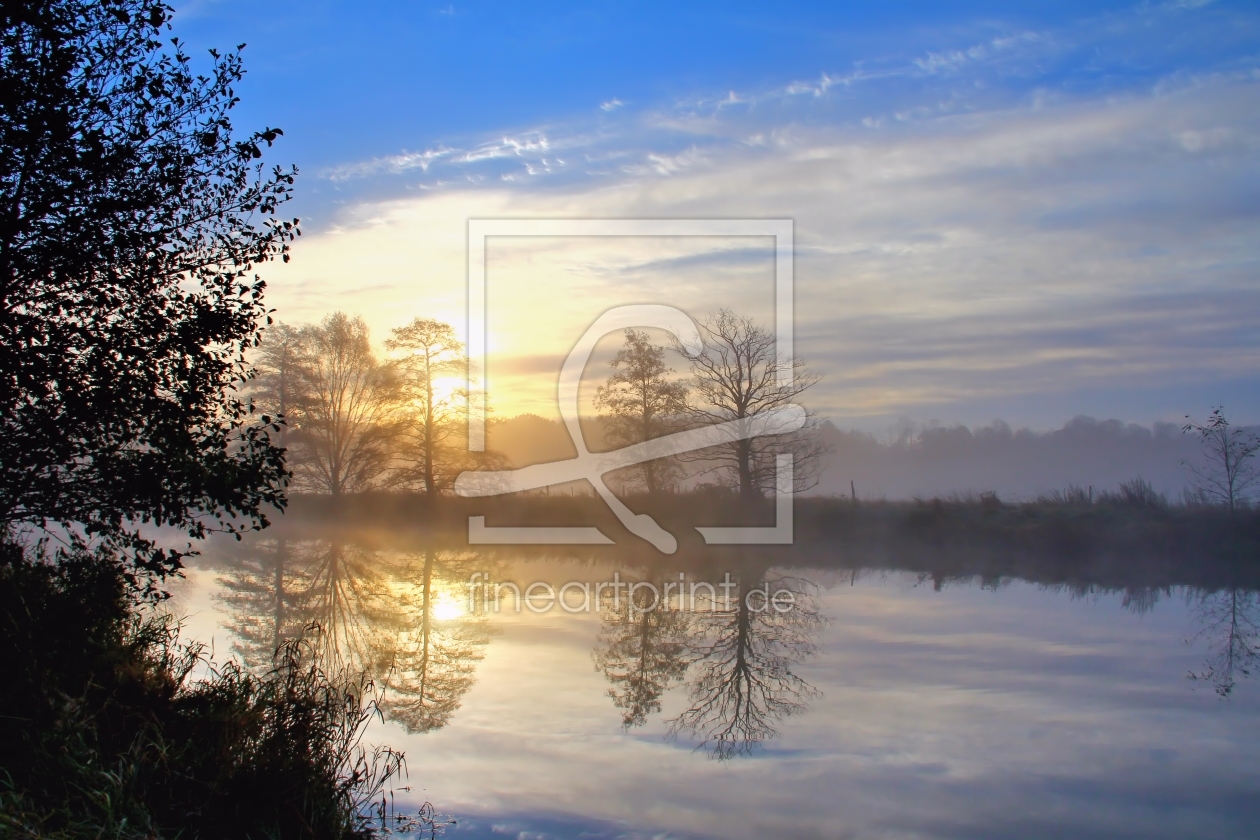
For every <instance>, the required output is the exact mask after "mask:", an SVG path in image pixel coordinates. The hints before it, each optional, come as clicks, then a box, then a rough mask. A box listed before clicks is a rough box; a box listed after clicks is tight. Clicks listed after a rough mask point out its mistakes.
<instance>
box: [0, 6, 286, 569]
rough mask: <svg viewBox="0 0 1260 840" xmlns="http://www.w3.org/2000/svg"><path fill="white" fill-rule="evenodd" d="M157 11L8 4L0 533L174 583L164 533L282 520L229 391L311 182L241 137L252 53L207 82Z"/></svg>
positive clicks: (260, 436) (273, 484) (274, 453)
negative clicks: (240, 114) (235, 116)
mask: <svg viewBox="0 0 1260 840" xmlns="http://www.w3.org/2000/svg"><path fill="white" fill-rule="evenodd" d="M170 16H171V9H170V7H168V6H166V5H165V4H163V3H161V2H158V0H95V1H92V0H37V2H30V3H10V4H5V11H4V19H3V29H2V30H0V298H2V304H0V372H2V374H0V430H2V431H3V433H2V434H0V524H3V525H5V526H6V527H7V526H11V525H15V524H26V525H28V526H32V527H46V526H54V530H56V527H55V526H62V527H65V528H69V529H71V530H72V531H78V532H81V533H83V534H85V535H86V536H87V537H88V538H89V539H91V540H97V541H101V542H104V543H106V544H108V545H110V546H114V547H118V548H123V549H127V550H129V551H130V552H131V553H132V554H131V556H132V558H133V560H134V562H135V563H137V564H138V566H139V567H140V568H142V569H144V570H147V571H148V572H151V573H155V574H157V575H159V576H161V575H162V574H165V573H167V572H170V571H172V570H174V569H177V568H178V567H179V557H180V555H179V554H178V553H173V552H168V551H164V550H162V549H159V548H158V547H156V546H155V545H154V544H153V543H152V542H151V541H149V540H146V539H144V538H143V537H141V535H140V534H139V531H138V528H136V527H135V526H136V523H137V522H139V523H143V522H148V523H152V524H155V525H161V526H172V527H176V528H179V529H182V530H183V531H185V532H186V533H188V534H189V535H190V536H193V537H199V536H201V535H203V534H204V533H205V531H206V529H207V528H208V527H220V528H224V529H229V530H239V529H242V528H254V527H260V526H262V525H265V524H266V516H265V513H264V511H265V509H266V507H267V506H271V505H283V502H284V496H283V491H284V483H285V478H286V472H285V467H284V463H283V460H282V457H281V453H280V451H279V449H278V448H276V447H275V446H274V445H273V444H272V442H271V440H270V439H269V436H268V434H267V427H268V426H270V425H271V418H268V417H262V418H256V417H253V416H251V414H250V410H249V405H248V404H247V403H246V402H244V401H242V399H240V397H239V391H238V390H235V389H236V388H237V386H239V385H241V384H242V383H243V382H244V381H245V380H247V379H248V378H249V376H250V370H249V367H248V365H247V364H246V362H245V353H246V351H247V349H249V348H250V347H252V345H253V344H254V341H255V340H256V338H257V335H258V330H259V327H260V325H261V323H262V321H263V320H264V319H265V318H266V312H265V310H264V308H263V304H262V292H263V288H264V283H263V281H262V280H260V279H259V278H258V277H257V275H254V274H253V270H254V268H255V266H257V265H258V264H259V263H263V262H267V261H269V260H272V259H275V258H277V257H279V258H282V259H285V260H287V259H288V248H289V243H290V241H291V240H292V239H293V237H294V236H296V235H297V233H298V230H297V226H296V224H297V223H296V220H293V221H279V220H276V219H275V218H273V216H274V214H275V213H276V211H277V209H278V208H279V206H280V205H281V204H283V203H284V202H285V201H287V200H288V198H289V196H290V190H291V186H292V184H293V180H294V174H295V170H292V169H289V170H283V169H280V168H275V169H271V170H266V169H264V166H263V164H262V163H261V162H260V159H261V157H262V148H263V147H264V146H270V145H271V144H272V143H273V142H274V141H275V140H276V138H277V137H278V136H279V135H280V133H281V132H280V130H279V129H272V128H267V129H264V130H262V131H259V132H256V133H254V134H251V135H248V136H247V137H245V138H244V139H243V140H240V139H234V137H233V129H232V124H231V122H230V120H229V112H230V111H231V109H232V108H233V106H234V105H235V104H236V102H237V99H236V95H235V93H234V91H233V86H234V85H235V84H236V83H237V82H238V81H239V80H240V78H241V76H242V74H243V70H242V65H241V57H240V50H239V49H238V50H236V51H234V52H231V53H228V54H219V53H216V52H213V51H212V52H211V56H212V62H213V64H212V67H211V69H210V71H209V73H208V74H207V75H198V74H196V73H195V72H194V71H193V69H192V66H191V62H190V59H189V57H188V56H187V55H186V54H185V53H184V51H183V47H182V45H181V44H180V43H179V42H178V40H172V41H171V42H170V46H169V48H168V47H166V46H164V45H163V43H162V41H161V37H162V33H163V32H164V30H166V29H168V28H169V25H168V20H169V19H170Z"/></svg>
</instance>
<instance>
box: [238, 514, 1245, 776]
mask: <svg viewBox="0 0 1260 840" xmlns="http://www.w3.org/2000/svg"><path fill="white" fill-rule="evenodd" d="M377 539H380V535H373V536H371V537H368V536H364V535H361V534H347V533H342V532H331V531H330V532H326V533H318V532H316V531H315V529H308V530H306V531H294V530H290V531H282V532H280V535H278V536H269V537H268V538H266V539H260V538H256V539H253V540H247V541H245V542H244V543H240V544H234V545H233V546H231V547H230V549H229V550H228V551H227V552H226V553H225V555H224V556H223V557H222V558H220V559H221V560H222V561H223V563H224V565H223V567H222V575H221V578H220V589H219V592H218V595H217V597H218V599H219V601H220V603H221V604H222V605H223V607H225V608H226V610H227V612H228V613H229V616H230V617H229V620H228V622H227V627H228V629H229V630H230V631H231V632H232V634H233V636H234V646H233V650H234V652H235V653H236V654H237V655H239V656H240V657H241V658H242V659H243V660H244V661H245V662H246V663H247V664H248V665H249V666H251V667H255V668H265V667H267V666H268V665H269V664H270V662H271V657H272V653H273V651H274V650H275V649H276V647H277V646H278V645H279V644H280V643H281V642H282V641H284V640H285V639H287V638H292V637H294V636H296V635H298V634H300V633H302V632H303V630H304V628H307V627H309V626H310V625H312V624H318V625H319V626H320V627H321V628H322V633H321V634H320V636H319V638H320V644H321V645H322V651H321V652H322V654H323V656H324V657H325V658H326V659H327V660H328V661H329V662H330V663H332V664H334V665H337V666H345V667H349V668H352V669H354V670H362V671H366V672H367V673H368V674H369V675H371V676H372V677H373V678H374V679H375V680H376V681H377V683H378V685H381V686H382V687H383V688H384V689H385V699H384V701H383V703H382V709H383V711H384V712H385V714H386V715H387V716H388V717H389V718H390V719H391V720H394V721H396V722H398V723H400V724H401V725H403V726H404V727H405V728H406V729H407V730H408V731H411V732H429V731H432V730H435V729H440V728H442V727H444V726H446V725H447V724H449V723H450V722H451V720H452V719H453V716H454V715H455V713H456V712H457V710H458V709H459V708H460V706H461V703H462V702H463V699H464V697H465V696H466V695H467V693H468V692H469V690H470V689H471V688H472V686H473V685H474V684H475V682H476V671H477V666H478V664H479V663H480V662H481V661H482V660H483V659H484V658H485V655H486V651H487V648H488V645H489V644H490V641H491V639H492V636H493V635H494V633H495V632H496V629H495V627H496V625H495V624H492V621H493V618H492V615H491V614H490V613H488V612H487V611H486V610H485V609H473V608H472V606H473V603H472V602H470V600H469V596H468V592H469V590H468V581H469V580H470V578H471V577H472V576H473V575H474V574H476V573H478V572H480V573H482V574H483V575H485V574H486V573H487V571H488V570H490V569H498V570H500V572H498V573H491V574H490V575H489V577H497V578H498V579H507V578H509V577H510V575H508V576H505V575H504V574H503V573H502V570H503V569H504V568H506V567H507V564H509V563H510V555H505V554H502V553H490V552H474V551H471V550H468V549H466V548H465V549H458V548H454V547H451V546H449V545H447V546H443V547H436V546H434V545H432V544H424V543H423V541H421V542H419V544H405V543H406V540H403V539H399V538H398V537H397V536H395V537H393V538H392V544H391V542H390V541H387V542H386V544H387V545H388V546H389V547H388V548H382V547H381V545H378V544H377V543H376V542H374V540H377ZM400 543H404V545H402V546H401V547H400V546H399V544H400ZM413 543H414V539H413ZM553 559H554V558H553ZM574 559H580V560H582V562H583V563H585V564H587V565H586V568H589V564H590V563H592V562H603V563H605V564H606V565H607V566H608V567H609V568H620V569H629V568H637V569H638V575H637V576H636V579H637V580H639V581H641V582H644V583H651V584H652V585H653V588H652V589H651V590H649V589H646V588H644V589H640V590H638V591H636V592H635V593H634V594H633V595H631V596H630V597H627V596H626V595H625V594H624V593H623V594H622V595H620V596H618V597H614V596H612V595H611V594H610V593H608V592H605V593H604V594H603V595H602V597H600V598H599V603H598V605H597V609H598V610H599V615H600V629H599V631H598V634H597V637H596V639H595V642H594V649H593V651H592V657H593V660H594V663H595V666H596V669H597V670H598V671H599V672H600V673H602V675H603V677H604V678H605V680H606V681H607V689H606V691H607V695H608V697H609V698H610V699H611V701H612V704H613V706H614V707H615V708H616V709H617V710H618V711H619V713H620V716H621V724H622V726H623V727H624V728H625V729H627V730H629V729H632V728H637V727H642V726H645V725H646V724H647V723H648V722H649V721H651V720H652V719H653V717H654V716H657V715H662V714H663V713H662V709H663V708H664V707H665V704H666V700H667V698H668V697H669V696H670V695H671V693H672V694H673V695H674V697H675V700H674V701H673V702H674V703H679V702H681V703H684V704H685V706H684V707H682V710H681V711H676V712H673V713H671V714H670V715H669V716H666V717H664V718H662V720H663V722H664V724H665V725H666V726H667V729H668V732H669V734H670V735H671V736H673V737H674V738H676V739H679V740H682V741H684V742H691V743H694V744H695V746H696V748H697V749H700V750H703V751H705V752H707V753H708V754H709V755H712V756H714V757H716V758H718V759H722V760H725V759H731V758H734V757H737V756H743V755H748V754H751V753H753V752H755V751H756V750H757V749H758V748H759V747H761V746H762V745H764V744H765V743H766V742H768V741H770V740H772V739H774V738H775V737H777V736H778V733H779V728H780V722H781V721H783V720H784V719H786V718H788V717H791V716H793V715H798V714H801V713H803V712H805V711H806V710H807V709H808V708H809V706H810V702H811V700H813V699H815V698H816V697H818V696H819V692H818V691H817V689H816V688H815V687H814V686H813V685H811V684H810V683H809V682H808V681H807V680H806V679H805V678H803V677H802V676H801V674H800V673H799V666H800V665H802V664H803V663H806V662H808V661H809V660H810V658H811V657H813V656H814V655H815V653H816V651H817V644H818V642H817V638H818V634H819V632H820V631H821V630H822V628H823V627H824V626H825V620H824V618H823V617H822V616H821V615H820V614H819V610H818V593H817V591H816V588H815V586H814V584H812V583H810V582H809V581H808V580H807V579H805V578H804V577H802V576H799V575H793V574H790V567H785V566H775V565H772V564H771V562H770V559H769V558H768V557H767V555H766V554H765V553H762V554H743V555H739V554H732V555H723V554H718V553H709V554H705V555H703V556H702V555H699V554H696V555H695V556H690V557H688V556H687V555H685V554H683V555H679V556H676V557H674V558H670V561H669V562H670V565H668V566H666V565H664V561H663V560H661V559H659V558H654V559H652V560H650V561H645V560H644V559H643V558H642V557H641V556H639V557H620V558H617V557H615V556H614V557H613V558H611V559H610V558H608V557H604V558H599V557H596V556H594V555H588V556H584V557H578V558H573V557H571V558H569V559H568V560H562V561H557V562H559V563H560V565H559V566H558V567H557V566H553V567H552V568H553V569H554V568H570V569H574V568H583V565H582V563H578V564H574V563H573V560H574ZM566 564H567V566H566ZM906 565H908V566H909V567H911V568H913V569H914V570H915V571H916V573H917V575H918V579H919V580H920V582H921V583H924V584H926V583H927V582H928V581H930V582H931V587H932V589H933V590H936V591H940V590H942V589H943V588H944V587H945V586H946V585H950V586H954V585H963V586H967V587H972V586H976V585H977V584H979V585H980V586H981V587H982V588H986V589H993V590H997V589H999V588H1000V587H1002V586H1004V585H1006V584H1007V583H1009V582H1010V581H1012V580H1016V579H1017V577H1015V576H1013V575H1009V574H1002V573H999V572H997V571H995V570H994V569H993V568H992V567H991V565H986V566H985V568H984V570H983V572H979V573H970V572H969V571H968V569H967V568H966V566H965V564H963V565H962V567H961V568H960V564H959V562H958V559H957V558H956V557H955V558H950V559H949V560H948V562H944V563H942V564H941V565H940V566H938V567H933V566H932V564H931V562H930V558H929V560H927V561H925V559H924V558H922V557H918V558H915V559H914V560H913V561H912V562H910V563H908V564H906ZM895 567H896V564H893V568H895ZM715 570H721V572H720V573H719V572H717V571H715ZM833 571H834V572H839V573H840V574H839V577H838V578H837V579H838V580H839V581H842V582H844V583H847V584H849V585H852V584H854V583H855V582H856V581H857V580H858V577H859V572H860V571H861V570H860V569H859V568H858V567H856V566H853V567H842V568H840V569H835V570H833ZM874 571H878V570H874ZM1034 571H1035V570H1034ZM1032 577H1033V578H1036V577H1038V574H1037V573H1034V574H1032ZM1125 577H1126V582H1125V583H1124V584H1123V585H1121V586H1118V585H1116V584H1114V583H1112V582H1111V581H1110V580H1109V579H1108V580H1106V581H1104V582H1099V581H1095V580H1091V579H1088V578H1084V579H1081V578H1076V579H1071V580H1060V581H1059V582H1048V581H1046V580H1044V579H1043V580H1039V581H1037V582H1038V583H1039V584H1040V585H1041V586H1043V587H1046V588H1049V589H1052V590H1060V591H1065V592H1066V593H1067V594H1069V595H1070V596H1072V597H1074V598H1075V597H1092V596H1096V595H1099V594H1102V593H1108V592H1118V593H1121V598H1122V601H1121V603H1122V606H1123V608H1124V609H1125V610H1127V611H1129V612H1132V613H1136V614H1138V615H1145V614H1147V613H1150V612H1151V611H1152V610H1154V609H1155V607H1156V605H1157V604H1159V603H1160V602H1161V600H1167V599H1169V598H1171V597H1172V596H1173V594H1174V589H1179V590H1180V592H1181V593H1183V594H1184V596H1185V599H1186V602H1187V603H1189V604H1190V605H1191V607H1192V610H1191V615H1192V617H1193V619H1194V622H1195V626H1194V627H1192V628H1189V629H1188V631H1187V636H1188V637H1189V639H1190V640H1191V641H1194V642H1196V643H1202V644H1204V645H1206V647H1207V656H1206V659H1205V661H1204V664H1203V667H1202V668H1201V669H1198V670H1195V671H1192V672H1191V673H1190V677H1191V678H1192V679H1193V680H1195V681H1197V682H1204V683H1206V684H1209V685H1211V686H1212V687H1213V689H1214V690H1215V692H1216V693H1217V694H1218V695H1220V696H1221V697H1222V698H1228V697H1230V696H1231V694H1232V693H1233V692H1234V691H1235V688H1236V686H1237V684H1238V682H1239V681H1240V680H1243V679H1245V678H1247V677H1250V676H1252V675H1253V674H1254V673H1255V670H1256V668H1257V665H1260V641H1258V639H1260V598H1258V597H1257V593H1256V590H1254V589H1252V588H1247V587H1231V588H1215V589H1210V590H1209V589H1202V588H1191V587H1176V586H1174V585H1169V584H1168V583H1167V582H1166V581H1167V580H1168V579H1169V575H1168V570H1167V569H1161V570H1160V572H1159V575H1158V576H1156V577H1153V578H1152V581H1151V582H1150V583H1145V582H1143V577H1142V571H1141V569H1140V567H1130V568H1128V569H1126V571H1125ZM679 579H685V580H686V581H687V582H688V585H690V586H692V592H693V593H695V592H697V591H698V592H699V598H698V600H697V599H696V596H695V595H694V594H693V595H692V597H691V599H686V598H682V599H680V598H679V594H678V593H679V592H680V591H681V590H680V589H678V588H675V589H674V593H673V594H672V595H668V596H667V597H666V598H665V599H664V600H663V601H662V602H661V603H660V604H659V605H658V606H657V608H655V609H653V608H651V607H652V606H653V604H654V603H655V602H656V601H657V598H658V597H659V595H658V594H656V593H661V592H668V591H669V587H670V586H675V587H676V586H677V581H678V580H679ZM560 582H561V581H559V580H557V581H553V583H556V584H557V585H558V584H559V583H560ZM724 582H728V583H729V585H730V587H731V588H730V591H729V592H727V591H725V590H724V589H723V583H724ZM522 583H524V581H522ZM697 584H698V586H699V589H698V590H697V589H696V585H697ZM776 593H778V597H780V598H783V599H784V601H783V603H787V602H790V605H791V607H790V609H779V608H776V606H775V605H774V604H773V603H770V602H768V601H767V599H769V598H774V597H776ZM688 600H690V603H685V602H686V601H688ZM482 606H483V607H484V605H482ZM496 612H497V611H496Z"/></svg>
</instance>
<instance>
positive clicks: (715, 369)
mask: <svg viewBox="0 0 1260 840" xmlns="http://www.w3.org/2000/svg"><path fill="white" fill-rule="evenodd" d="M700 328H701V333H702V335H703V337H704V347H703V349H702V350H700V351H699V352H693V351H689V350H687V349H686V348H684V347H682V346H681V345H678V344H674V345H672V346H668V345H660V344H655V343H653V342H652V341H651V339H650V336H649V335H648V334H647V333H646V332H643V331H641V330H635V329H627V330H625V332H624V336H623V344H622V346H621V348H620V349H619V350H618V351H617V353H616V355H615V356H614V357H613V359H612V360H611V362H610V363H609V365H610V367H611V369H612V370H611V372H610V373H609V375H608V376H607V377H606V379H605V381H604V383H603V384H602V385H600V386H599V387H598V388H597V389H596V392H595V398H594V405H595V408H596V410H597V412H598V416H599V418H600V419H601V421H602V431H603V437H604V444H605V445H606V446H608V447H610V448H621V447H626V446H632V445H635V444H641V443H650V442H651V441H653V440H656V439H658V438H661V437H662V436H664V435H668V434H671V433H674V432H679V431H684V430H686V429H690V428H695V427H698V426H706V425H712V424H715V423H723V422H729V421H737V422H742V423H752V422H753V421H755V420H759V419H760V418H764V417H765V416H767V415H768V414H769V413H770V412H772V411H774V410H776V409H779V408H782V407H784V406H787V405H789V404H793V403H795V402H797V401H798V399H799V397H800V396H801V394H803V393H804V392H805V391H806V390H808V389H809V388H810V387H811V386H813V385H814V384H815V383H817V382H818V380H819V377H818V376H817V375H816V374H814V373H813V372H812V371H811V370H810V369H809V368H808V367H807V365H806V364H805V362H804V361H802V360H801V359H798V358H790V359H783V360H780V359H778V358H777V357H776V352H775V350H776V348H775V337H774V334H773V333H772V332H771V331H769V330H767V329H765V328H764V327H762V326H761V325H759V324H758V323H756V322H755V321H754V320H753V319H751V318H748V317H745V316H742V315H738V314H736V313H734V312H732V311H730V310H727V309H723V310H721V311H719V312H717V313H715V314H713V315H711V316H709V317H707V318H704V319H702V320H701V322H700ZM384 348H385V350H386V352H387V354H388V355H387V356H386V357H384V358H382V357H381V356H380V355H378V354H377V353H376V352H375V351H374V349H373V347H372V341H371V335H370V332H369V329H368V326H367V324H366V322H365V321H364V320H363V318H362V317H359V316H352V315H348V314H346V313H344V312H334V313H332V314H330V315H328V316H327V317H325V318H324V319H323V320H322V321H321V322H319V323H317V324H306V325H302V326H297V327H294V326H290V325H287V324H282V323H281V324H276V325H274V326H272V327H271V328H270V329H268V330H267V331H266V333H265V334H264V336H263V339H262V341H261V343H260V345H259V348H258V353H257V355H256V357H255V360H254V363H255V366H256V368H257V376H256V378H255V379H254V380H253V381H252V382H251V383H250V386H251V387H250V391H251V394H252V397H253V399H254V400H255V401H256V410H259V411H262V412H265V413H267V414H268V415H269V416H277V417H280V418H282V419H283V424H282V425H281V426H280V431H279V432H278V433H277V438H278V441H277V442H278V443H279V445H281V446H283V447H284V449H285V451H286V456H287V462H288V464H289V467H290V468H291V469H292V470H293V476H294V482H295V488H296V489H298V490H301V491H307V492H317V493H327V494H330V495H333V496H340V495H343V494H346V493H355V492H362V491H366V490H377V489H388V490H407V491H413V492H421V493H425V494H429V495H435V494H441V493H446V492H449V491H450V490H451V488H452V485H453V484H454V481H455V478H456V477H457V476H458V475H459V473H461V472H463V471H465V470H473V469H502V468H504V467H506V466H509V464H508V461H507V458H506V457H505V456H504V455H503V454H501V453H497V452H495V451H487V452H480V453H478V452H469V451H468V449H467V446H466V439H467V438H466V429H467V421H468V394H467V390H466V388H465V387H464V384H463V383H465V382H466V381H467V380H466V377H467V358H466V355H465V353H464V346H463V344H462V343H461V342H460V341H459V339H458V338H457V336H456V333H455V330H454V329H453V328H452V327H451V326H450V325H449V324H445V323H442V322H440V321H436V320H433V319H429V318H416V319H414V320H413V321H411V322H410V323H409V324H407V325H405V326H402V327H398V328H395V329H393V330H391V331H390V334H389V337H388V338H387V339H386V340H385V342H384ZM671 352H672V353H674V354H675V355H676V356H677V357H678V358H680V359H682V361H683V362H685V363H686V365H687V366H688V371H687V374H686V375H679V374H678V372H677V371H676V370H675V369H674V368H673V367H671V366H670V364H669V360H670V354H671ZM785 372H786V373H788V374H790V376H789V377H787V380H788V381H787V384H784V382H783V381H781V380H784V378H785V377H783V375H782V374H783V373H785ZM771 431H773V428H771ZM816 431H817V423H816V421H815V418H814V417H813V416H812V415H809V416H808V419H807V421H806V424H805V426H804V428H802V429H799V430H795V431H791V432H784V433H781V434H764V433H763V434H760V435H756V436H752V437H748V438H745V439H740V440H735V441H731V442H729V443H723V444H721V445H719V446H714V447H709V448H707V449H704V450H700V451H697V452H694V453H687V454H684V455H679V456H672V457H662V458H657V459H653V460H649V461H647V462H645V463H642V464H638V465H635V466H633V467H628V468H625V469H624V470H622V471H620V473H619V475H618V476H617V478H618V479H619V482H618V483H619V484H620V486H621V488H622V489H623V490H625V491H627V492H632V493H633V492H639V493H647V494H652V495H655V494H660V493H665V492H676V491H678V490H679V489H681V488H682V487H684V486H685V485H686V484H687V483H688V482H690V483H691V484H692V485H697V484H709V485H716V486H719V487H722V488H726V489H728V490H730V491H732V492H734V493H737V494H738V495H739V497H740V498H742V499H745V500H754V499H757V498H761V497H763V496H765V495H766V494H768V493H769V492H771V491H772V490H773V489H774V485H775V460H776V456H778V455H780V454H791V455H793V457H794V461H795V471H794V472H795V483H796V486H797V489H806V488H808V487H810V486H813V484H815V483H816V482H817V478H818V473H819V469H820V467H821V456H822V455H823V453H824V451H825V444H824V443H823V442H822V441H821V439H820V438H819V437H818V436H817V434H816Z"/></svg>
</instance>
